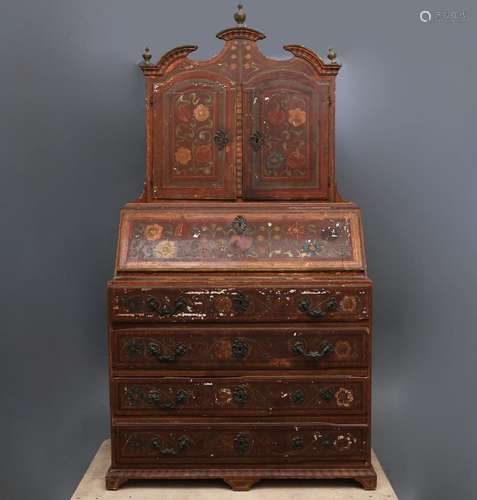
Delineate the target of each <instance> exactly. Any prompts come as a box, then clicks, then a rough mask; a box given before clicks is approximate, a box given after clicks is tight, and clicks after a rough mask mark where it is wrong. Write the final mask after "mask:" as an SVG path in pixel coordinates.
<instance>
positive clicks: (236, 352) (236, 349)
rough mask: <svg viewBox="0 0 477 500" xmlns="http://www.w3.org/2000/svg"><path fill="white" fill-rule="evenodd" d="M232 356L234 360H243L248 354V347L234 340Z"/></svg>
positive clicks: (238, 340)
mask: <svg viewBox="0 0 477 500" xmlns="http://www.w3.org/2000/svg"><path fill="white" fill-rule="evenodd" d="M232 354H233V356H234V358H235V359H238V360H242V359H244V358H245V357H246V356H247V354H248V345H247V344H246V343H245V342H243V341H242V340H240V339H234V340H233V341H232Z"/></svg>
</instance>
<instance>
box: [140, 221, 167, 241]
mask: <svg viewBox="0 0 477 500" xmlns="http://www.w3.org/2000/svg"><path fill="white" fill-rule="evenodd" d="M163 229H164V228H163V227H162V226H160V225H159V224H148V225H147V226H146V229H145V230H144V236H145V237H146V240H149V241H156V240H160V239H161V236H162V231H163Z"/></svg>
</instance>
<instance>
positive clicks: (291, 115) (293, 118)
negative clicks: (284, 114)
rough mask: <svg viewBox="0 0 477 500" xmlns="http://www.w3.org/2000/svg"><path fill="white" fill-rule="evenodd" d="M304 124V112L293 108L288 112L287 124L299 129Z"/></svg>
mask: <svg viewBox="0 0 477 500" xmlns="http://www.w3.org/2000/svg"><path fill="white" fill-rule="evenodd" d="M305 122H306V111H305V110H303V109H301V108H293V109H289V110H288V123H290V124H291V125H293V126H294V127H299V126H300V125H303V124H304V123H305Z"/></svg>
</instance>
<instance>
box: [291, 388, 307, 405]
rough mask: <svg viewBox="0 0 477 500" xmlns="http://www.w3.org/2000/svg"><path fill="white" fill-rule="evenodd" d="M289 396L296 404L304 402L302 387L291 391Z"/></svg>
mask: <svg viewBox="0 0 477 500" xmlns="http://www.w3.org/2000/svg"><path fill="white" fill-rule="evenodd" d="M291 398H292V401H293V402H294V403H295V404H296V405H302V404H303V403H304V402H305V393H304V392H303V390H302V389H297V390H296V391H293V392H292V395H291Z"/></svg>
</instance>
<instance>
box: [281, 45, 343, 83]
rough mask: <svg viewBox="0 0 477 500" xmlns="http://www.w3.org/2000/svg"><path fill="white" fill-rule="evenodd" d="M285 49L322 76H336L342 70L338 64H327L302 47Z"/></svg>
mask: <svg viewBox="0 0 477 500" xmlns="http://www.w3.org/2000/svg"><path fill="white" fill-rule="evenodd" d="M283 48H284V49H285V50H287V51H288V52H291V53H292V54H293V55H294V56H295V57H298V58H300V59H303V60H304V61H306V62H307V63H308V64H310V65H311V66H312V67H313V68H314V69H315V70H316V71H317V72H318V74H320V75H325V76H335V75H336V74H337V73H338V71H339V69H340V68H341V65H340V64H338V63H325V62H324V61H323V59H321V57H320V56H319V55H318V54H315V52H313V51H312V50H310V49H307V48H306V47H303V46H302V45H284V46H283Z"/></svg>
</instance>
